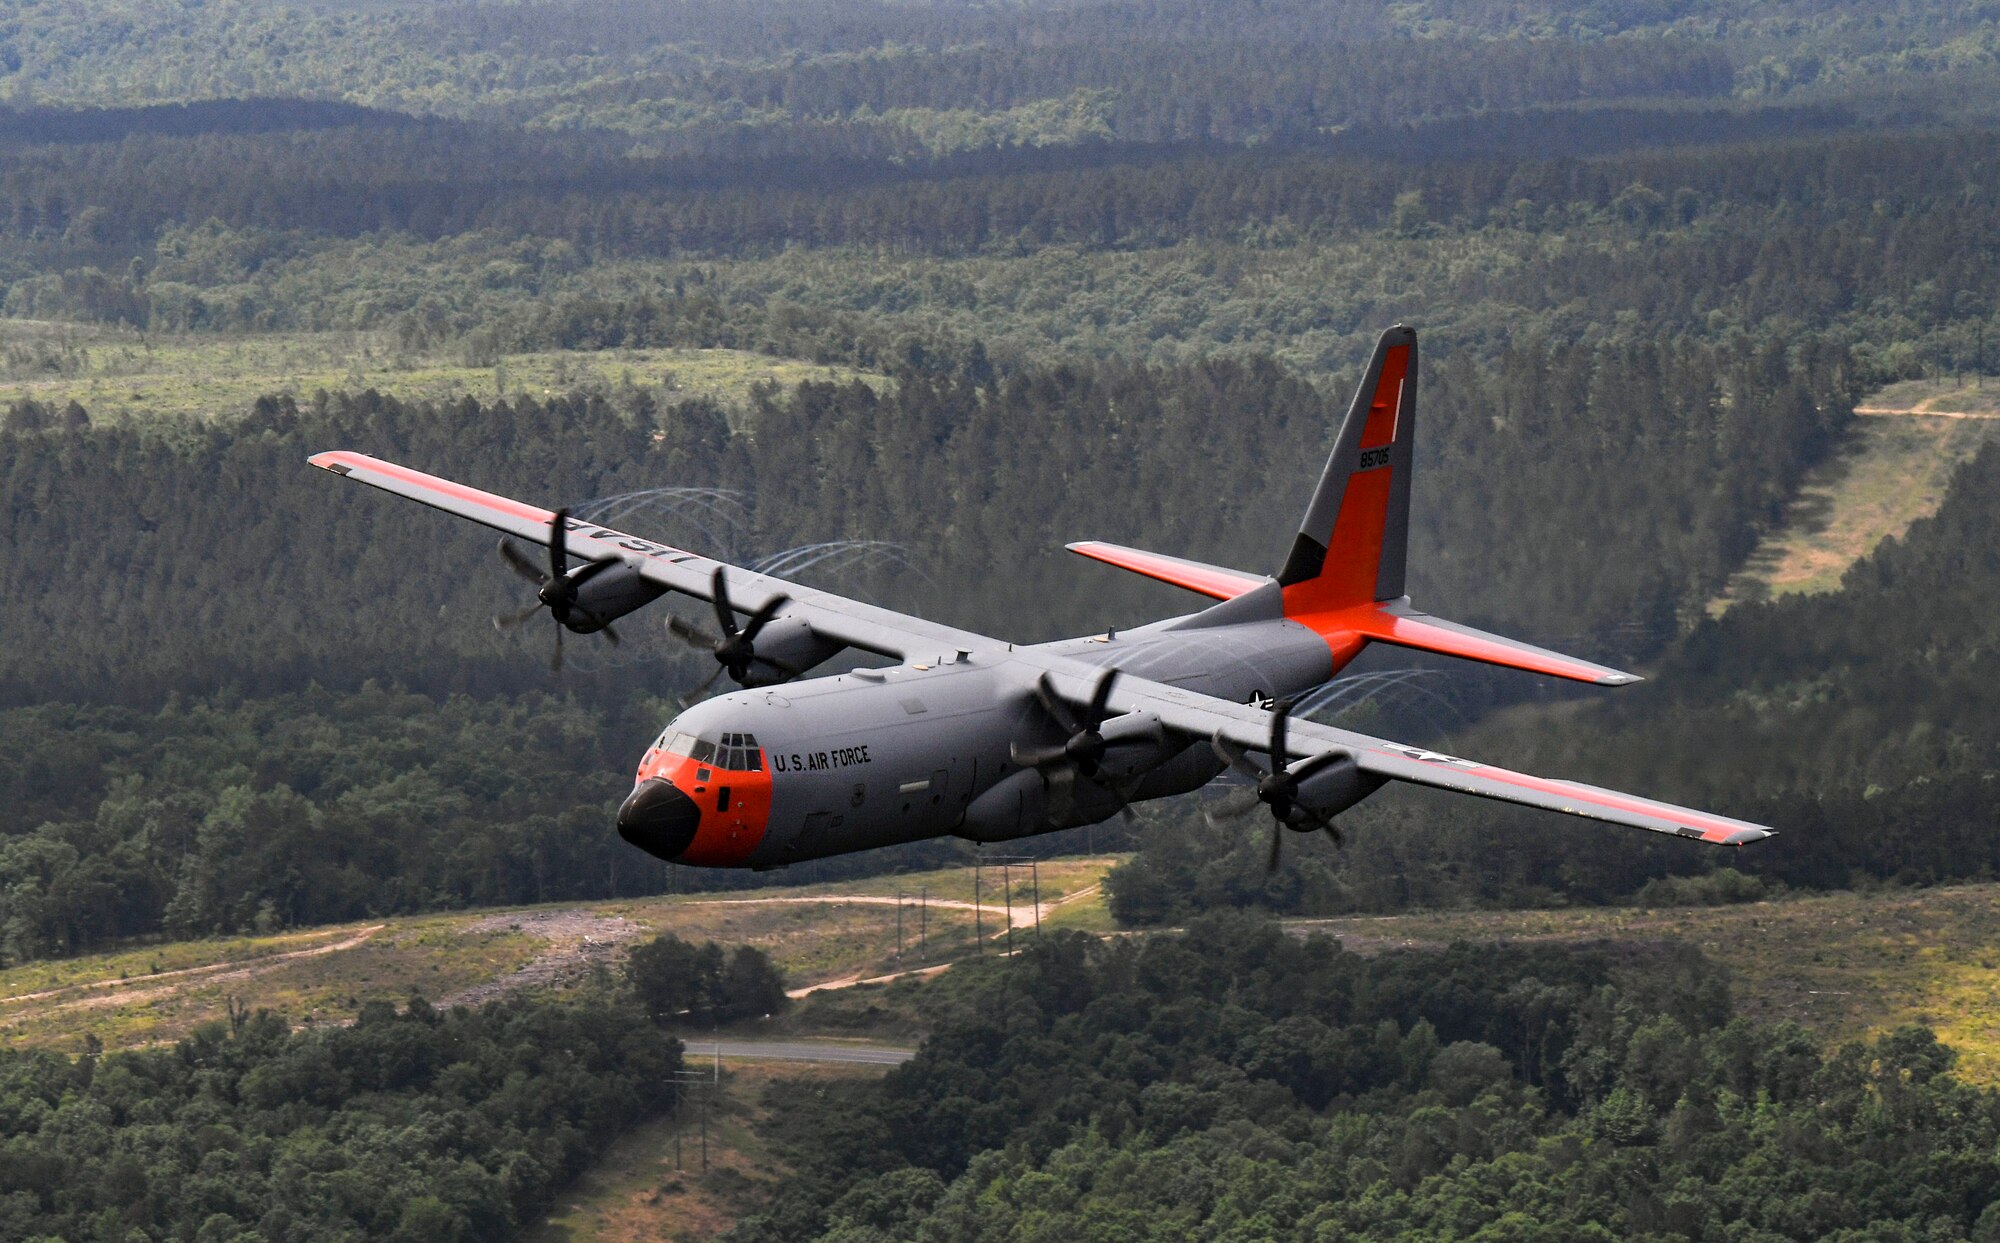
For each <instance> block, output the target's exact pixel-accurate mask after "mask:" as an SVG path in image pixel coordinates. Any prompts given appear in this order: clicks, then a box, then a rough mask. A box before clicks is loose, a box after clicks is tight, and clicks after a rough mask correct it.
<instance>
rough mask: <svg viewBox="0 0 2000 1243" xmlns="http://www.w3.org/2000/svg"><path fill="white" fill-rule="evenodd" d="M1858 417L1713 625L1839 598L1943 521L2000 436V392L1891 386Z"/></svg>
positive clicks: (1749, 564)
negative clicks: (1769, 608)
mask: <svg viewBox="0 0 2000 1243" xmlns="http://www.w3.org/2000/svg"><path fill="white" fill-rule="evenodd" d="M1854 413H1855V414H1856V415H1857V416H1859V417H1857V418H1856V419H1855V420H1854V421H1853V423H1851V424H1850V425H1849V427H1848V431H1847V434H1846V437H1845V438H1844V440H1843V442H1842V444H1841V446H1840V448H1839V449H1838V450H1837V451H1836V452H1835V453H1834V455H1833V456H1832V457H1830V458H1829V459H1827V460H1826V461H1824V462H1822V463H1820V465H1819V466H1817V467H1816V468H1814V470H1813V471H1812V472H1810V473H1809V474H1808V475H1807V476H1806V478H1805V480H1804V481H1803V482H1802V483H1801V484H1800V486H1799V490H1798V494H1797V495H1796V496H1795V497H1794V498H1793V499H1792V502H1791V504H1790V505H1789V506H1788V507H1787V509H1786V512H1785V516H1784V519H1783V521H1782V522H1781V523H1780V524H1778V525H1777V526H1775V527H1774V528H1773V529H1772V530H1771V531H1770V532H1768V533H1766V534H1765V536H1764V537H1763V539H1762V540H1760V541H1759V542H1758V545H1757V547H1756V549H1755V551H1753V552H1752V553H1751V554H1750V556H1749V558H1748V559H1747V560H1746V561H1745V562H1744V563H1743V568H1742V569H1741V570H1739V571H1737V572H1736V573H1735V574H1734V575H1732V576H1731V577H1730V579H1729V586H1728V587H1727V589H1726V590H1725V591H1724V592H1723V593H1722V594H1721V595H1720V596H1718V597H1716V599H1715V600H1713V601H1711V602H1710V604H1709V608H1708V611H1709V613H1710V615H1711V616H1717V617H1719V616H1721V615H1722V614H1723V613H1724V612H1726V611H1727V610H1728V608H1729V606H1730V605H1732V604H1736V603H1739V602H1741V601H1744V600H1764V599H1769V598H1771V597H1772V596H1782V595H1790V594H1792V593H1795V592H1827V591H1833V590H1835V589H1836V588H1838V587H1839V586H1840V578H1841V575H1843V574H1845V573H1846V572H1847V569H1848V567H1849V566H1851V565H1853V564H1854V563H1855V562H1856V561H1859V560H1860V559H1861V558H1863V557H1865V556H1867V555H1868V554H1869V553H1870V552H1873V551H1874V550H1875V548H1876V546H1877V545H1879V544H1880V543H1881V542H1882V541H1883V540H1885V539H1889V538H1891V537H1900V536H1902V535H1903V534H1904V533H1905V532H1907V531H1908V530H1909V529H1910V524H1911V523H1913V522H1915V521H1917V520H1918V519H1919V518H1928V517H1930V516H1931V515H1932V514H1934V513H1936V512H1937V509H1938V506H1939V505H1941V504H1942V503H1943V502H1944V494H1945V489H1946V488H1947V487H1948V486H1949V484H1950V482H1951V477H1952V473H1953V472H1954V471H1955V470H1956V469H1957V468H1958V467H1959V466H1960V465H1962V464H1964V463H1965V462H1966V461H1967V460H1968V459H1970V458H1971V457H1972V455H1973V454H1975V453H1977V452H1978V451H1979V450H1980V448H1981V447H1982V446H1984V445H1986V444H1987V443H1988V442H1989V441H1991V440H1992V439H1993V438H1994V437H1995V436H1996V435H2000V382H1996V383H1991V384H1989V383H1986V382H1984V380H1983V378H1976V379H1974V380H1973V381H1970V382H1940V381H1929V382H1926V381H1909V382H1905V383H1902V384H1894V385H1891V386H1889V387H1888V388H1886V389H1883V390H1881V391H1879V392H1877V393H1874V394H1872V395H1869V396H1866V397H1863V398H1862V399H1861V400H1860V401H1858V402H1857V403H1856V404H1855V407H1854Z"/></svg>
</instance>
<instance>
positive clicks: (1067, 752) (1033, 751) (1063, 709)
mask: <svg viewBox="0 0 2000 1243" xmlns="http://www.w3.org/2000/svg"><path fill="white" fill-rule="evenodd" d="M1117 681H1118V670H1116V669H1106V670H1105V671H1104V672H1103V673H1102V674H1101V675H1100V676H1099V677H1098V679H1097V685H1096V686H1095V687H1094V688H1092V690H1091V692H1090V702H1089V703H1088V704H1087V705H1085V707H1084V710H1083V713H1082V715H1081V716H1079V715H1077V714H1076V713H1074V712H1072V711H1070V706H1069V705H1068V704H1067V703H1064V702H1063V700H1062V698H1061V697H1060V696H1058V695H1057V694H1056V689H1055V684H1054V683H1053V682H1051V681H1050V680H1049V675H1048V674H1046V673H1044V674H1043V675H1042V676H1041V677H1040V678H1039V679H1037V680H1036V682H1035V698H1036V699H1037V700H1038V701H1040V703H1041V705H1042V711H1044V712H1046V713H1048V715H1049V719H1050V720H1052V721H1054V722H1055V723H1056V727H1057V728H1058V729H1060V730H1062V731H1063V732H1064V733H1065V734H1067V735H1069V736H1068V737H1067V738H1065V739H1064V740H1063V741H1061V742H1059V743H1055V744H1053V745H1049V746H1041V747H1033V746H1029V745H1027V744H1026V743H1021V742H1015V743H1012V744H1010V745H1009V746H1008V748H1007V754H1008V756H1009V758H1011V759H1012V760H1013V761H1014V762H1015V763H1016V764H1019V765H1020V766H1021V767H1023V768H1032V769H1034V770H1035V771H1037V772H1039V773H1041V774H1042V779H1043V780H1044V781H1046V782H1048V786H1049V793H1050V795H1051V805H1050V810H1051V811H1052V812H1054V813H1055V814H1054V818H1055V819H1057V820H1067V819H1068V818H1069V815H1070V812H1071V811H1072V810H1073V809H1074V807H1075V806H1076V779H1077V778H1078V777H1082V778H1083V779H1084V780H1086V781H1090V782H1091V783H1092V784H1094V785H1096V786H1097V787H1098V788H1099V789H1102V790H1106V791H1108V792H1109V793H1111V794H1113V795H1115V796H1116V797H1117V799H1118V811H1119V813H1120V814H1121V815H1123V816H1124V817H1125V818H1126V819H1128V820H1130V819H1132V818H1133V815H1132V808H1131V806H1130V805H1129V804H1128V803H1127V802H1126V799H1127V795H1126V793H1125V792H1124V791H1121V790H1119V789H1117V788H1115V787H1113V786H1111V785H1109V784H1107V783H1105V782H1102V781H1098V780H1097V773H1098V770H1099V769H1100V768H1102V767H1103V765H1104V753H1105V751H1106V749H1107V748H1108V745H1109V744H1107V743H1106V742H1105V740H1104V733H1103V730H1104V722H1105V719H1106V718H1107V717H1108V716H1109V715H1110V703H1111V687H1112V686H1113V684H1115V683H1116V682H1117Z"/></svg>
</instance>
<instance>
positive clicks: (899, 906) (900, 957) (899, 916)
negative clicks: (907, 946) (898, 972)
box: [896, 889, 903, 962]
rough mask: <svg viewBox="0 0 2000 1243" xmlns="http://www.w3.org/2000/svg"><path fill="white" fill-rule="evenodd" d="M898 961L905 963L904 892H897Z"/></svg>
mask: <svg viewBox="0 0 2000 1243" xmlns="http://www.w3.org/2000/svg"><path fill="white" fill-rule="evenodd" d="M896 961H897V962H901V961H903V891H902V890H900V889H898V890H897V891H896Z"/></svg>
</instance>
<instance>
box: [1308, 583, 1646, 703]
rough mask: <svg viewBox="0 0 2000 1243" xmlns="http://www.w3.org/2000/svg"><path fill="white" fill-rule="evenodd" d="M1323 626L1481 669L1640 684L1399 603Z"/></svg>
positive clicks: (1631, 676)
mask: <svg viewBox="0 0 2000 1243" xmlns="http://www.w3.org/2000/svg"><path fill="white" fill-rule="evenodd" d="M1324 623H1336V625H1342V627H1350V629H1354V631H1356V633H1358V635H1362V637H1366V639H1372V641H1376V643H1394V645H1398V647H1416V649H1418V651H1436V653H1440V655H1458V657H1462V659H1476V661H1480V663H1486V665H1504V667H1508V669H1526V671H1528V673H1546V675H1550V677H1568V679H1570V681H1590V683H1596V685H1632V683H1634V681H1644V677H1640V675H1638V673H1626V671H1622V669H1612V667H1608V665H1600V663H1592V661H1588V659H1578V657H1574V655H1564V653H1560V651H1550V649H1548V647H1536V645H1534V643H1522V641H1518V639H1510V637H1506V635H1496V633H1488V631H1484V629H1472V627H1470V625H1460V623H1458V621H1446V620H1444V618H1432V616H1430V614H1420V612H1416V610H1412V608H1410V606H1408V604H1404V602H1392V604H1378V606H1374V608H1360V610H1344V612H1340V614H1332V616H1326V618H1324Z"/></svg>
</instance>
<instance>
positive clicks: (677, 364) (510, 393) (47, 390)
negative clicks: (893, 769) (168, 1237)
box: [0, 320, 886, 420]
mask: <svg viewBox="0 0 2000 1243" xmlns="http://www.w3.org/2000/svg"><path fill="white" fill-rule="evenodd" d="M853 379H864V380H867V381H868V382H870V383H875V384H881V383H886V380H884V379H883V377H880V376H875V375H867V374H864V373H862V372H859V371H856V370H854V369H852V368H848V367H828V366H822V365H820V364H817V363H810V362H805V361H802V360H799V359H792V358H777V357H773V356H770V355H765V354H754V353H750V352H748V351H744V350H683V349H648V350H607V351H603V352H586V351H581V350H556V351H547V352H541V353H532V354H509V355H506V356H504V357H502V358H499V359H497V360H495V361H492V362H485V361H481V362H479V363H477V364H474V363H473V362H471V361H469V360H468V359H466V358H464V357H459V356H453V355H449V354H425V353H417V354H412V353H409V352H407V351H403V350H399V349H398V348H396V346H395V345H394V343H393V341H391V340H390V339H389V338H388V337H387V336H385V335H383V334H379V333H346V332H322V333H274V334H270V335H261V336H209V335H194V334H161V333H139V332H132V331H128V330H121V329H115V328H103V327H96V326H88V325H80V324H52V323H45V322H41V321H33V320H0V406H6V405H9V404H11V403H13V402H15V401H18V400H20V399H22V398H24V397H32V398H34V399H35V400H37V401H40V402H44V403H53V404H54V405H56V406H58V407H61V406H63V405H64V404H66V403H68V402H70V401H75V402H77V403H79V404H81V405H82V406H83V407H84V409H86V410H88V411H89V412H90V414H91V416H92V417H93V418H97V419H114V420H115V419H124V418H145V417H150V416H156V415H196V416H202V417H210V416H216V415H231V414H238V413H241V412H243V411H245V410H248V409H249V408H250V405H251V404H252V403H253V402H255V401H256V400H257V398H259V397H262V396H265V395H278V394H285V395H290V396H292V397H294V398H296V399H298V400H301V401H304V400H309V399H310V398H311V397H312V395H313V393H314V392H316V391H318V390H321V389H324V390H326V391H328V392H334V391H338V390H342V389H345V390H348V391H351V392H360V391H362V390H364V389H370V388H373V389H377V390H379V391H381V392H385V393H392V394H394V395H395V396H397V397H400V398H404V399H438V400H452V399H456V398H460V397H468V396H469V397H475V398H478V399H480V400H483V401H485V400H492V399H494V398H495V397H499V396H506V397H508V398H513V397H516V396H519V395H521V394H527V395H529V396H534V397H543V396H548V395H551V394H555V393H564V392H569V391H572V390H575V389H591V388H596V389H605V390H610V389H642V390H646V391H648V392H651V393H652V394H653V395H654V396H655V398H657V399H661V400H680V399H685V398H688V397H710V398H714V399H715V400H717V401H719V402H721V403H722V404H723V405H725V406H729V407H732V408H734V407H740V406H742V405H744V404H745V403H746V402H747V401H748V399H749V395H750V390H751V388H752V387H754V386H755V385H758V384H777V385H780V386H783V387H789V386H792V385H795V384H798V383H799V382H800V381H802V380H836V381H847V380H853Z"/></svg>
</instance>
